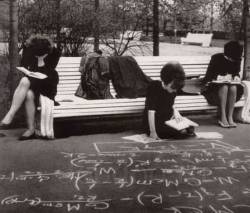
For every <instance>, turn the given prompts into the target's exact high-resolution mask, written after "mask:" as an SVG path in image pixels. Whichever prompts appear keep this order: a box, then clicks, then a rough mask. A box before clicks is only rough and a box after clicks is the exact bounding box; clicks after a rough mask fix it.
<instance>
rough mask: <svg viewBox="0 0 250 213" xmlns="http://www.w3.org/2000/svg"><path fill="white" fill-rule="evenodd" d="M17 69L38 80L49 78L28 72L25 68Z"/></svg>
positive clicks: (41, 74) (38, 73)
mask: <svg viewBox="0 0 250 213" xmlns="http://www.w3.org/2000/svg"><path fill="white" fill-rule="evenodd" d="M17 69H18V70H19V71H21V72H23V73H24V74H25V75H27V76H29V77H33V78H38V79H45V78H47V77H48V76H47V75H45V74H43V73H40V72H31V71H29V70H27V69H26V68H25V67H17Z"/></svg>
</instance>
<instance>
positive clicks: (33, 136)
mask: <svg viewBox="0 0 250 213" xmlns="http://www.w3.org/2000/svg"><path fill="white" fill-rule="evenodd" d="M35 138H36V134H35V133H33V134H31V135H29V136H25V135H22V136H21V137H19V138H18V140H19V141H26V140H32V139H35Z"/></svg>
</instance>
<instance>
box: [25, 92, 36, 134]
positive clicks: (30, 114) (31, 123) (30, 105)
mask: <svg viewBox="0 0 250 213" xmlns="http://www.w3.org/2000/svg"><path fill="white" fill-rule="evenodd" d="M25 109H26V115H27V124H28V130H27V131H25V132H24V134H23V136H26V137H28V136H30V135H32V134H34V132H35V112H36V107H35V96H34V93H33V92H32V91H31V90H28V92H27V95H26V99H25Z"/></svg>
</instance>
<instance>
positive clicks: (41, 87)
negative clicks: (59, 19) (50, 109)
mask: <svg viewBox="0 0 250 213" xmlns="http://www.w3.org/2000/svg"><path fill="white" fill-rule="evenodd" d="M60 56H61V52H60V51H59V50H58V49H57V48H55V47H54V45H53V43H52V41H50V39H49V38H47V37H45V36H41V35H33V36H31V37H30V38H29V39H28V40H27V42H26V44H25V47H24V48H23V53H22V58H21V66H22V67H25V68H26V69H28V70H30V71H32V72H40V73H43V74H45V75H46V76H47V77H46V78H45V79H38V78H34V77H29V76H26V75H25V76H24V77H22V79H21V80H20V82H19V84H18V86H17V88H16V90H15V92H14V96H13V100H12V104H11V107H10V109H9V111H8V112H7V114H6V115H5V117H4V118H3V120H2V121H1V123H0V129H8V128H10V126H11V123H12V120H13V118H14V116H15V114H16V112H17V111H18V110H19V108H20V107H21V105H22V104H23V102H24V103H25V109H26V114H27V125H28V129H27V130H26V131H25V132H24V133H23V135H22V136H21V137H20V138H19V140H28V139H33V138H35V112H36V106H37V105H38V102H39V96H40V94H41V95H43V96H45V97H48V98H49V99H51V100H54V98H55V95H56V92H57V84H58V81H59V78H58V74H57V72H56V70H55V68H56V66H57V63H58V61H59V58H60Z"/></svg>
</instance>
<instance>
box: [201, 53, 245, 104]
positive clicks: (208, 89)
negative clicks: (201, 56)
mask: <svg viewBox="0 0 250 213" xmlns="http://www.w3.org/2000/svg"><path fill="white" fill-rule="evenodd" d="M240 64H241V61H230V60H229V59H227V58H226V57H225V56H224V54H223V53H217V54H215V55H213V56H212V58H211V60H210V63H209V65H208V68H207V72H206V75H205V78H204V79H203V83H204V84H205V85H206V86H205V88H204V91H203V92H202V95H204V96H205V98H206V99H207V102H208V103H209V104H211V105H216V106H218V104H219V97H218V90H219V87H221V85H219V84H207V83H208V82H211V81H212V80H216V79H217V77H218V75H222V76H224V75H227V74H231V75H232V77H233V78H234V77H235V76H238V77H239V72H240ZM236 86H237V96H236V101H238V100H240V98H241V96H242V94H243V90H244V88H243V86H242V85H240V84H237V85H236Z"/></svg>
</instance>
